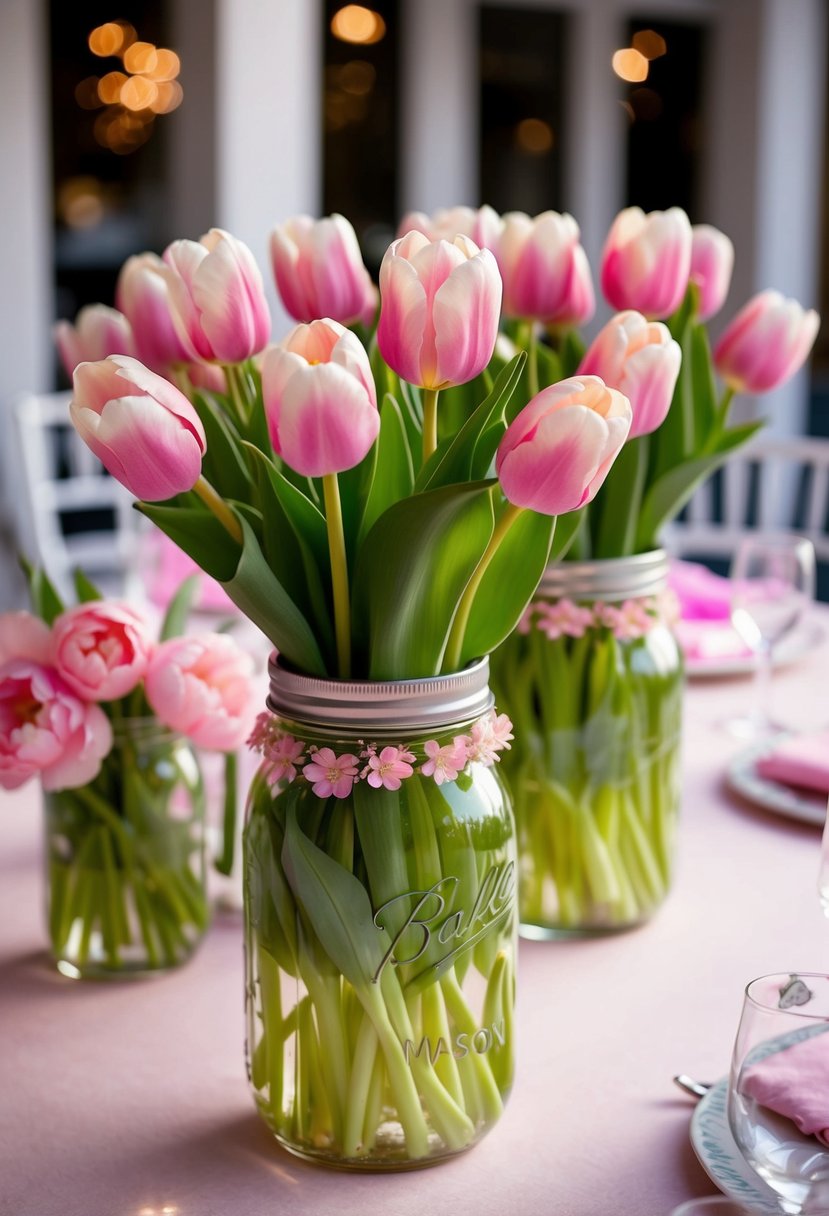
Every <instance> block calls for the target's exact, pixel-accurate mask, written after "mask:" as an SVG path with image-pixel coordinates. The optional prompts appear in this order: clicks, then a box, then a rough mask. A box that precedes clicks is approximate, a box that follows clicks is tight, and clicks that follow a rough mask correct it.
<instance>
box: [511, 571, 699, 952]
mask: <svg viewBox="0 0 829 1216" xmlns="http://www.w3.org/2000/svg"><path fill="white" fill-rule="evenodd" d="M667 573H668V562H667V557H666V555H665V553H664V552H663V551H662V550H655V551H653V552H650V553H642V554H637V555H636V556H633V557H625V558H613V559H609V560H604V561H595V562H575V561H574V562H568V561H564V562H561V563H560V564H558V565H555V566H551V567H550V568H549V569H548V570H547V572H546V574H545V576H544V579H543V580H542V583H541V585H540V588H539V592H538V596H537V598H536V600H535V601H534V602H533V604H532V605H531V606H530V608H529V609H528V610H527V613H526V614H525V617H524V619H523V621H522V622H521V625H520V626H519V629H518V630H517V631H516V633H515V634H514V635H513V636H512V637H511V638H510V639H508V641H507V642H506V643H505V644H504V645H503V646H502V647H501V649H500V650H499V651H498V653H497V655H496V656H495V657H494V660H493V686H494V687H495V690H496V694H497V696H498V699H499V704H501V705H502V706H503V708H504V709H505V710H506V711H507V712H508V713H509V715H510V717H511V718H512V720H513V722H514V723H515V736H516V737H515V743H514V744H513V747H512V750H511V751H510V752H508V753H506V755H505V758H504V771H505V775H506V777H507V780H508V784H509V787H510V790H511V792H512V795H513V801H514V805H515V814H516V821H517V824H518V833H519V856H520V866H519V869H520V878H519V891H520V918H521V932H522V934H523V935H524V936H527V937H532V938H548V937H559V936H580V935H584V934H591V933H605V932H608V931H612V930H617V929H627V928H630V927H632V926H634V925H638V924H640V923H641V922H643V921H645V920H647V919H648V917H650V916H651V915H652V914H653V912H654V911H655V910H656V909H657V908H658V907H659V905H660V904H661V903H662V901H663V900H664V898H665V895H666V893H667V891H668V889H669V886H670V882H671V874H672V867H673V856H674V840H675V835H676V826H677V816H678V812H679V802H680V734H681V717H682V688H683V666H682V657H681V652H680V649H679V646H678V644H677V641H676V639H675V637H674V634H673V632H672V624H673V621H674V618H675V608H674V602H673V598H672V596H671V594H670V593H669V592H668V591H667Z"/></svg>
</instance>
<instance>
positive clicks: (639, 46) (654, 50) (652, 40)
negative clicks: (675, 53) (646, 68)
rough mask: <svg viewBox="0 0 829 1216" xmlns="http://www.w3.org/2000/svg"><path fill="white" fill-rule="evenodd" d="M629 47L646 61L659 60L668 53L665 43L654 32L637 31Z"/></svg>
mask: <svg viewBox="0 0 829 1216" xmlns="http://www.w3.org/2000/svg"><path fill="white" fill-rule="evenodd" d="M631 45H632V46H633V49H634V50H636V51H638V52H639V54H640V55H644V56H645V58H646V59H659V58H661V56H662V55H665V54H667V52H668V44H667V42H666V41H665V39H664V38H663V37H662V35H661V34H657V32H656V30H639V31H638V32H637V33H636V34H634V35H633V38H632V39H631Z"/></svg>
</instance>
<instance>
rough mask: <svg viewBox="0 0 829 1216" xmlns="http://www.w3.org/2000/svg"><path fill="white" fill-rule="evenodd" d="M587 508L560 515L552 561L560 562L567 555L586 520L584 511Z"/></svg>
mask: <svg viewBox="0 0 829 1216" xmlns="http://www.w3.org/2000/svg"><path fill="white" fill-rule="evenodd" d="M585 510H586V508H584V507H582V508H581V509H580V510H578V511H568V513H567V514H566V515H559V516H558V519H557V522H556V530H555V532H554V533H553V543H552V545H551V546H550V561H549V563H548V564H551V563H553V562H559V561H561V560H562V559H563V558H565V557H566V556H567V553H568V552H569V550H570V546H571V545H572V544H573V542H574V541H575V539H576V534H577V533H578V530H579V528H580V527H581V526H582V523H583V521H584V512H585Z"/></svg>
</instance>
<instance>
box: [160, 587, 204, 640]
mask: <svg viewBox="0 0 829 1216" xmlns="http://www.w3.org/2000/svg"><path fill="white" fill-rule="evenodd" d="M200 582H201V579H200V578H199V575H198V574H191V575H190V577H189V578H186V579H185V580H184V582H183V583H182V584H181V585H180V586H179V588H178V590H177V591H176V593H175V595H174V596H173V598H172V599H171V600H170V603H169V604H168V605H167V611H166V612H165V613H164V620H163V621H162V622H161V632H160V633H159V639H160V640H161V641H162V642H166V641H167V640H168V638H177V637H179V636H180V635H181V634H182V633H184V627H185V625H186V624H187V618H188V616H189V615H190V609H191V608H192V606H193V600H194V599H195V596H196V592H197V591H198V589H199V583H200Z"/></svg>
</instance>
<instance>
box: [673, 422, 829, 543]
mask: <svg viewBox="0 0 829 1216" xmlns="http://www.w3.org/2000/svg"><path fill="white" fill-rule="evenodd" d="M827 517H829V439H815V438H808V437H798V438H782V437H779V436H774V435H768V436H765V435H761V436H758V437H757V438H756V439H754V440H753V441H752V442H751V443H749V444H748V445H747V446H746V447H745V448H743V449H742V450H740V451H738V452H737V453H736V454H735V455H733V456H731V457H730V458H729V460H728V463H727V464H726V465H725V466H724V468H723V469H721V470H720V471H719V472H718V473H717V474H716V475H715V476H714V477H712V478H711V479H710V480H709V481H708V482H707V483H706V484H705V485H703V486H702V487H701V488H700V489H699V490H697V492H696V494H695V495H694V496H693V498H692V499H691V501H690V502H689V503H688V506H687V507H686V509H685V511H684V512H683V513H682V517H681V518H680V519H678V520H676V521H674V523H673V524H671V526H670V528H669V529H668V530H667V532H666V544H667V547H668V549H669V550H670V552H671V553H672V554H674V555H675V556H677V557H685V556H693V557H697V558H706V557H713V558H717V557H719V558H729V557H731V555H732V554H733V553H734V551H735V549H736V548H737V546H738V545H739V543H740V541H741V540H742V539H743V537H744V536H746V534H747V533H749V532H751V531H754V530H763V531H778V532H779V531H787V532H797V533H799V534H800V535H802V536H807V537H808V538H809V539H810V540H811V541H812V543H813V544H814V546H815V552H816V553H817V557H818V561H822V562H829V518H827Z"/></svg>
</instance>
